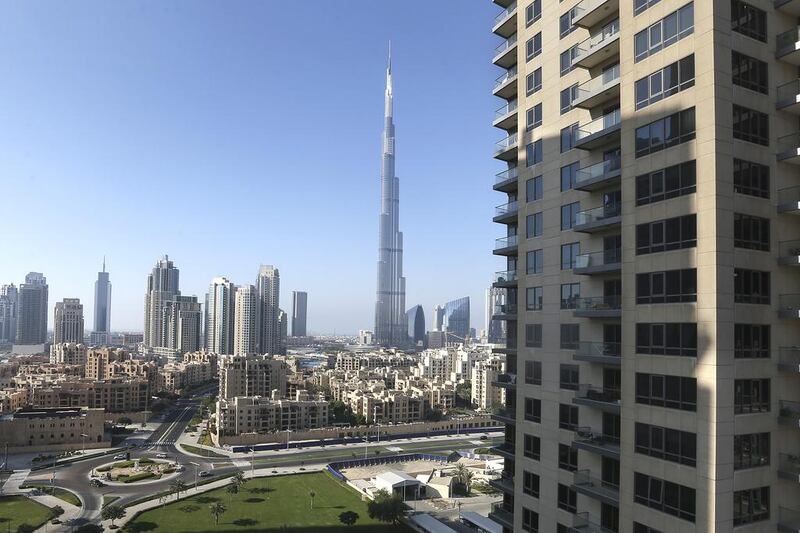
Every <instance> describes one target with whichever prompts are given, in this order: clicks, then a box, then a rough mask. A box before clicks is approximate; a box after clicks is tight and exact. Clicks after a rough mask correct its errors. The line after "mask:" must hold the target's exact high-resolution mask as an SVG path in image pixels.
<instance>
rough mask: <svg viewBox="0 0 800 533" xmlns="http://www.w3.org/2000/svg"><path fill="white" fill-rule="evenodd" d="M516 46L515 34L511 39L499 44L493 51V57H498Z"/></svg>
mask: <svg viewBox="0 0 800 533" xmlns="http://www.w3.org/2000/svg"><path fill="white" fill-rule="evenodd" d="M516 45H517V34H516V33H515V34H514V35H512V36H511V37H509V38H508V39H506V40H505V41H503V42H502V43H500V45H499V46H498V47H497V48H495V49H494V55H495V57H497V56H499V55H500V54H502V53H503V52H505V51H506V50H508V49H509V48H513V47H514V46H516Z"/></svg>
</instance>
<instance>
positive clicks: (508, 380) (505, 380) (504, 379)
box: [495, 372, 517, 386]
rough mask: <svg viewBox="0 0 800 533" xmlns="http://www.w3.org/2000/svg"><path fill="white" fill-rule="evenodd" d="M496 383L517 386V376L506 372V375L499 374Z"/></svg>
mask: <svg viewBox="0 0 800 533" xmlns="http://www.w3.org/2000/svg"><path fill="white" fill-rule="evenodd" d="M495 383H498V384H500V385H501V386H503V385H512V386H513V385H516V384H517V375H516V374H512V373H510V372H506V373H505V374H497V378H495Z"/></svg>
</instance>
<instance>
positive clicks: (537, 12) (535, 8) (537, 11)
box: [525, 0, 542, 27]
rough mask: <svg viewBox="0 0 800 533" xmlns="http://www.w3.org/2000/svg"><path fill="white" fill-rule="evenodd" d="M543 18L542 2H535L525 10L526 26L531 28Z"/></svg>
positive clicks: (535, 0) (536, 0)
mask: <svg viewBox="0 0 800 533" xmlns="http://www.w3.org/2000/svg"><path fill="white" fill-rule="evenodd" d="M540 18H542V0H533V2H531V3H530V4H528V7H526V8H525V26H526V27H527V26H530V25H531V24H533V23H534V22H536V21H537V20H539V19H540Z"/></svg>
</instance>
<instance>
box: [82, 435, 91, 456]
mask: <svg viewBox="0 0 800 533" xmlns="http://www.w3.org/2000/svg"><path fill="white" fill-rule="evenodd" d="M88 436H89V435H87V434H86V433H81V444H82V447H81V455H85V454H86V437H88Z"/></svg>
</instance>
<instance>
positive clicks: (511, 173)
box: [494, 167, 519, 185]
mask: <svg viewBox="0 0 800 533" xmlns="http://www.w3.org/2000/svg"><path fill="white" fill-rule="evenodd" d="M518 176H519V174H518V172H517V167H512V168H509V169H507V170H504V171H503V172H498V173H497V174H495V175H494V184H495V185H497V184H498V183H504V182H506V181H510V180H516V179H517V177H518Z"/></svg>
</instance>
